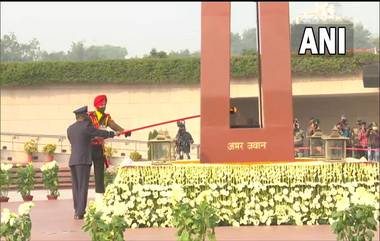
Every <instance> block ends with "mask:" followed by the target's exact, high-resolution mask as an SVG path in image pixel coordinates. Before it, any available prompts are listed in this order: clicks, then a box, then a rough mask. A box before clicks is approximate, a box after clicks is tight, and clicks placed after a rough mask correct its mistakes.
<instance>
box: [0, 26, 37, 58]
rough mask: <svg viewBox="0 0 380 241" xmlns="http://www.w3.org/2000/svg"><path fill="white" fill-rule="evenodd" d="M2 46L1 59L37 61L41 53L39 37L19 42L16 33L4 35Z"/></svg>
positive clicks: (0, 43)
mask: <svg viewBox="0 0 380 241" xmlns="http://www.w3.org/2000/svg"><path fill="white" fill-rule="evenodd" d="M0 46H1V50H0V52H1V56H0V57H1V58H0V59H1V61H36V60H38V59H39V57H40V54H41V51H40V43H39V42H38V40H37V39H32V40H31V41H30V42H29V43H26V44H23V43H19V42H18V41H17V37H16V35H15V34H14V33H10V34H5V35H3V37H2V38H1V42H0Z"/></svg>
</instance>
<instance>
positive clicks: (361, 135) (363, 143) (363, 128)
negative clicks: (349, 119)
mask: <svg viewBox="0 0 380 241" xmlns="http://www.w3.org/2000/svg"><path fill="white" fill-rule="evenodd" d="M357 139H358V142H359V144H358V145H357V147H359V148H360V149H367V148H368V137H367V123H366V122H365V121H362V122H361V123H360V129H359V131H358V135H357ZM358 153H359V158H361V157H363V156H364V157H365V158H366V159H368V155H367V153H368V152H367V151H365V150H359V151H358Z"/></svg>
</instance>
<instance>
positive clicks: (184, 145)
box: [176, 122, 194, 160]
mask: <svg viewBox="0 0 380 241" xmlns="http://www.w3.org/2000/svg"><path fill="white" fill-rule="evenodd" d="M177 126H178V127H179V130H178V132H177V135H176V147H177V154H178V155H179V159H181V160H182V159H183V154H184V153H185V154H186V156H187V159H190V154H189V153H190V145H191V144H193V143H194V140H193V137H192V136H191V134H190V133H189V132H187V131H186V128H185V124H183V123H181V122H178V123H177Z"/></svg>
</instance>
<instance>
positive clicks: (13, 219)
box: [9, 213, 17, 226]
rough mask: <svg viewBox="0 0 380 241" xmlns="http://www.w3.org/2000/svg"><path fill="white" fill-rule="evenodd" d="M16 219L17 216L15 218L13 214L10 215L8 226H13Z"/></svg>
mask: <svg viewBox="0 0 380 241" xmlns="http://www.w3.org/2000/svg"><path fill="white" fill-rule="evenodd" d="M16 218H17V216H15V215H14V214H13V213H12V214H11V216H10V218H9V225H11V226H13V224H14V223H15V221H16Z"/></svg>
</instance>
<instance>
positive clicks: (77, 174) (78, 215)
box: [67, 106, 115, 219]
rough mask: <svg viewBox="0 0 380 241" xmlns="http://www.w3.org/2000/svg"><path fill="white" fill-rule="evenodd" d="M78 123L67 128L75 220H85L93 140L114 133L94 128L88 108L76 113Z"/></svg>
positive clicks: (110, 136)
mask: <svg viewBox="0 0 380 241" xmlns="http://www.w3.org/2000/svg"><path fill="white" fill-rule="evenodd" d="M74 114H75V118H76V122H75V123H74V124H72V125H70V126H69V127H68V128H67V138H68V140H69V141H70V144H71V154H70V160H69V167H70V171H71V179H72V191H73V202H74V212H75V214H74V219H83V217H84V213H85V210H86V205H87V193H88V182H89V178H90V169H91V161H92V160H91V139H92V138H94V137H102V138H112V137H114V136H115V133H114V132H109V131H104V130H98V129H96V128H94V126H93V125H92V123H91V121H90V120H89V118H88V116H87V106H84V107H81V108H79V109H77V110H75V111H74Z"/></svg>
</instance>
